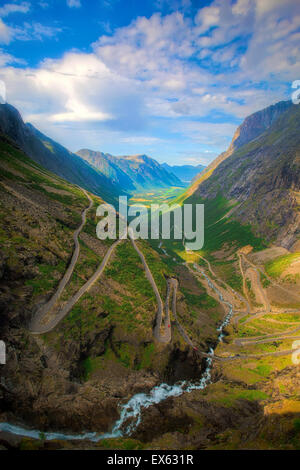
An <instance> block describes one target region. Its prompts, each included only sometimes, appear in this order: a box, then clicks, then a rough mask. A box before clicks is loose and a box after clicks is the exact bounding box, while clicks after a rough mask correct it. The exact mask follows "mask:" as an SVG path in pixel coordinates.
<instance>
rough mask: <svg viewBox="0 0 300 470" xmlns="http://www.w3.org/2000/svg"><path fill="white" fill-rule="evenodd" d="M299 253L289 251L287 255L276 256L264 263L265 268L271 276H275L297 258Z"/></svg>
mask: <svg viewBox="0 0 300 470" xmlns="http://www.w3.org/2000/svg"><path fill="white" fill-rule="evenodd" d="M299 257H300V253H291V254H289V255H282V256H279V257H278V258H276V259H274V260H272V261H269V262H268V263H266V264H265V270H266V272H267V274H268V275H269V276H271V277H274V278H277V277H280V275H281V274H282V273H283V272H284V271H285V270H286V269H287V268H288V267H289V266H290V265H291V264H292V263H293V261H296V260H298V259H299Z"/></svg>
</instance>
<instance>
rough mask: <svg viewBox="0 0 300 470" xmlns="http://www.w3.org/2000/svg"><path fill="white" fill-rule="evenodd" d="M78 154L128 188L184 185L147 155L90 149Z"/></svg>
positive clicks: (140, 188)
mask: <svg viewBox="0 0 300 470" xmlns="http://www.w3.org/2000/svg"><path fill="white" fill-rule="evenodd" d="M77 155H79V156H80V157H81V158H83V159H84V160H86V161H87V162H89V163H90V164H91V165H93V166H94V167H95V168H97V169H98V170H99V171H101V173H103V174H105V175H106V176H107V177H108V178H111V179H112V181H114V182H116V183H118V184H122V185H124V187H125V188H126V189H127V190H134V189H138V190H143V189H150V188H155V187H167V186H182V183H181V181H180V180H179V179H178V178H177V177H176V176H175V175H174V174H172V173H170V172H169V171H167V170H166V169H165V168H164V167H163V166H162V165H160V164H159V163H158V162H157V161H156V160H154V159H153V158H150V157H148V156H147V155H125V156H121V157H115V156H113V155H110V154H108V153H105V154H104V153H102V152H95V151H93V150H89V149H81V150H79V151H78V152H77Z"/></svg>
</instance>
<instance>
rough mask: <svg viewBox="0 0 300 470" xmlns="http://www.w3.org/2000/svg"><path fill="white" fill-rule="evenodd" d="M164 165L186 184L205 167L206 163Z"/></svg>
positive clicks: (163, 165)
mask: <svg viewBox="0 0 300 470" xmlns="http://www.w3.org/2000/svg"><path fill="white" fill-rule="evenodd" d="M162 167H163V168H164V169H165V170H167V171H168V172H169V173H173V175H175V176H177V178H179V179H180V180H181V181H182V182H183V183H186V184H188V183H190V182H191V181H192V180H193V178H194V177H195V176H197V175H199V173H201V171H203V170H204V168H205V166H204V165H195V166H194V165H168V164H167V163H163V164H162Z"/></svg>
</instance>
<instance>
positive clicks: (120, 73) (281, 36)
mask: <svg viewBox="0 0 300 470" xmlns="http://www.w3.org/2000/svg"><path fill="white" fill-rule="evenodd" d="M299 44H300V3H299V1H298V0H285V1H283V0H213V1H201V0H153V1H152V0H143V1H141V0H93V1H91V0H41V1H37V0H35V1H30V0H28V1H13V0H8V1H5V0H4V1H1V2H0V79H1V80H3V81H4V82H5V84H6V88H7V100H8V102H10V103H11V104H13V105H15V106H16V107H17V108H18V109H19V110H20V111H21V113H22V115H23V117H24V119H25V120H27V121H30V122H32V123H33V124H34V125H35V126H36V127H38V128H39V129H40V130H41V131H42V132H45V133H46V134H47V135H49V136H50V137H52V138H54V139H56V140H58V141H59V142H60V143H62V144H63V145H65V146H66V147H68V148H69V149H70V150H72V151H76V150H78V149H79V148H83V147H87V148H92V149H95V150H101V151H104V152H109V153H112V154H117V155H122V154H136V153H147V154H148V155H150V156H152V157H154V158H156V159H157V160H158V161H160V162H163V161H167V162H168V163H174V164H175V163H176V164H180V163H182V164H184V163H191V164H197V163H204V164H207V163H208V162H209V161H211V160H212V159H213V158H214V157H215V156H216V155H217V154H218V153H220V152H221V151H223V150H225V149H226V147H227V146H228V144H229V143H230V140H231V138H232V136H233V133H234V131H235V129H236V127H237V126H238V125H239V124H240V122H241V121H242V120H243V118H244V117H245V116H247V115H248V114H250V113H252V112H254V111H257V110H258V109H261V108H263V107H265V106H267V105H269V104H272V103H274V102H277V101H279V100H281V99H289V98H290V95H291V91H292V90H291V83H292V82H293V81H294V80H297V79H300V54H299Z"/></svg>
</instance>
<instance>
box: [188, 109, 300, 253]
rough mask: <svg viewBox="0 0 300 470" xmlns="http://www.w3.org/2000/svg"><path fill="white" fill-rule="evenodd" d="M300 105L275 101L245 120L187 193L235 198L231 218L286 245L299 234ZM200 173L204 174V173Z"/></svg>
mask: <svg viewBox="0 0 300 470" xmlns="http://www.w3.org/2000/svg"><path fill="white" fill-rule="evenodd" d="M299 128H300V109H299V107H298V106H295V105H292V104H291V103H290V102H286V103H285V102H281V103H278V104H277V105H274V106H271V107H269V108H267V109H265V110H263V111H261V112H258V113H255V114H254V115H252V116H250V117H249V118H247V119H246V120H245V121H244V123H243V124H242V125H241V126H240V127H239V129H238V130H237V132H236V134H235V136H234V139H233V141H232V143H231V145H230V147H229V149H228V150H227V152H225V153H223V154H221V155H220V156H219V157H218V158H217V159H216V160H215V161H214V162H213V163H212V164H211V165H210V172H209V174H208V175H207V177H206V179H205V178H203V177H202V178H200V179H199V180H198V181H197V182H196V183H195V184H194V185H193V186H192V187H191V188H190V189H189V192H188V196H190V195H194V196H195V195H196V196H199V197H201V198H214V197H216V195H217V194H218V193H220V192H221V193H222V194H223V195H224V196H225V197H226V198H227V199H234V200H236V201H238V203H239V204H238V206H237V208H236V209H235V210H234V212H233V216H234V217H235V218H237V219H238V220H239V221H241V222H242V223H244V224H251V226H252V228H253V229H254V231H255V232H256V234H258V235H259V236H261V237H263V238H266V239H267V240H268V241H272V242H276V243H280V244H282V246H284V247H286V248H290V247H291V246H292V245H293V243H294V242H295V240H296V239H297V237H298V234H299V213H298V207H299V190H300V133H299ZM204 173H205V172H204Z"/></svg>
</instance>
